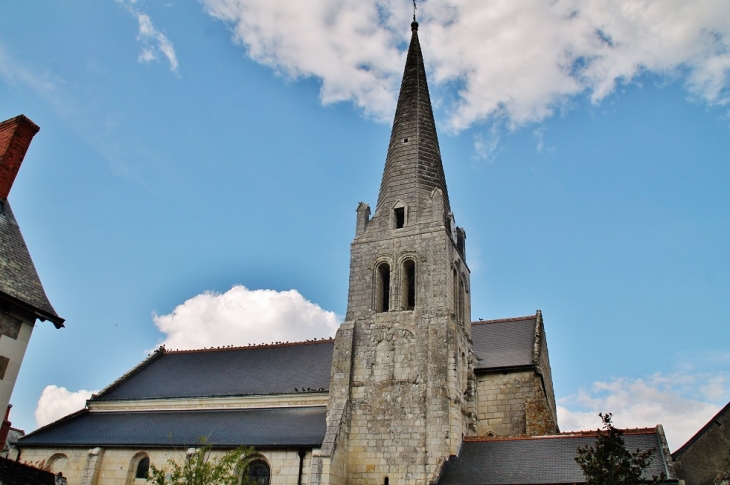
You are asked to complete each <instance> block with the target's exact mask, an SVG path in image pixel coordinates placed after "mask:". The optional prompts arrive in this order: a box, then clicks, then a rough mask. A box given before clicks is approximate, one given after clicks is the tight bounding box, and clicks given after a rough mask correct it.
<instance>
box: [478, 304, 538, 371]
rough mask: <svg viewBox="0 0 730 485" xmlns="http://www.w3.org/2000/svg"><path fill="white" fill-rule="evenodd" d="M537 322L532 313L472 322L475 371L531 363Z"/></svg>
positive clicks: (529, 364) (528, 364)
mask: <svg viewBox="0 0 730 485" xmlns="http://www.w3.org/2000/svg"><path fill="white" fill-rule="evenodd" d="M536 325H537V317H536V316H535V315H532V316H527V317H518V318H507V319H503V320H488V321H478V322H472V324H471V337H472V340H473V341H474V347H473V348H474V353H475V354H476V356H477V365H476V370H477V371H479V370H483V371H484V370H492V369H502V368H508V367H524V366H531V365H533V348H534V344H535V326H536Z"/></svg>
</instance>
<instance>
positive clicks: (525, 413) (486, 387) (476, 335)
mask: <svg viewBox="0 0 730 485" xmlns="http://www.w3.org/2000/svg"><path fill="white" fill-rule="evenodd" d="M472 336H473V342H474V355H475V358H476V360H477V363H476V365H475V369H474V373H475V378H476V402H477V405H476V417H477V419H476V425H475V427H476V435H477V436H536V435H546V434H554V433H557V432H558V426H557V422H558V419H557V410H556V406H555V396H554V393H553V383H552V373H551V370H550V359H549V357H548V351H547V339H546V338H545V329H544V327H543V324H542V314H541V313H540V311H538V312H537V314H535V315H532V316H527V317H518V318H508V319H502V320H491V321H479V322H473V323H472Z"/></svg>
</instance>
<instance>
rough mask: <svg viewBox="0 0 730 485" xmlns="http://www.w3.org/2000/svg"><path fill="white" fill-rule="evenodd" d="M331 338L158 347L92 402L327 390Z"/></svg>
mask: <svg viewBox="0 0 730 485" xmlns="http://www.w3.org/2000/svg"><path fill="white" fill-rule="evenodd" d="M333 345H334V341H333V340H320V341H312V342H298V343H295V344H280V345H258V346H256V345H254V346H249V347H237V348H222V349H210V350H191V351H166V350H161V351H158V352H157V353H156V354H155V355H154V356H153V357H151V358H150V359H148V360H146V361H144V362H142V364H140V365H139V366H137V368H135V369H133V370H132V371H131V372H129V373H128V374H127V375H125V376H123V377H122V378H121V379H119V380H118V381H117V382H115V383H114V384H112V385H111V386H109V387H108V388H106V389H104V390H102V391H101V393H99V395H97V396H96V397H94V398H93V399H92V400H94V401H113V400H130V399H166V398H189V397H216V396H249V395H264V394H286V393H294V392H311V391H327V390H329V383H330V372H331V369H332V351H333Z"/></svg>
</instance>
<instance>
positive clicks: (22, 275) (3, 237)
mask: <svg viewBox="0 0 730 485" xmlns="http://www.w3.org/2000/svg"><path fill="white" fill-rule="evenodd" d="M0 298H2V299H4V300H6V301H9V302H11V303H13V304H16V305H19V306H21V307H23V308H25V309H26V310H28V311H30V312H31V313H34V314H35V315H36V316H37V317H38V318H40V319H42V320H50V321H51V322H53V323H54V325H56V327H59V328H60V327H63V318H60V317H59V316H58V315H57V314H56V310H54V309H53V307H52V306H51V303H50V302H49V301H48V297H47V296H46V292H45V291H44V290H43V286H42V285H41V280H40V278H38V273H37V272H36V269H35V266H34V265H33V260H31V258H30V253H29V252H28V247H27V246H26V245H25V240H24V239H23V235H22V234H21V233H20V227H19V226H18V223H17V221H16V220H15V217H14V216H13V211H12V210H11V209H10V203H9V202H8V201H7V200H0Z"/></svg>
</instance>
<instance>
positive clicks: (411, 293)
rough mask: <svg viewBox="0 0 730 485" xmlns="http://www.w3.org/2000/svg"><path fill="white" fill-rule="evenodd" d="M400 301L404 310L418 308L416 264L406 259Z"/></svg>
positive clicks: (403, 267) (402, 271)
mask: <svg viewBox="0 0 730 485" xmlns="http://www.w3.org/2000/svg"><path fill="white" fill-rule="evenodd" d="M400 301H401V308H402V309H403V310H413V309H414V308H415V307H416V262H415V261H413V260H412V259H406V260H405V261H403V265H402V266H401V287H400Z"/></svg>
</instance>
